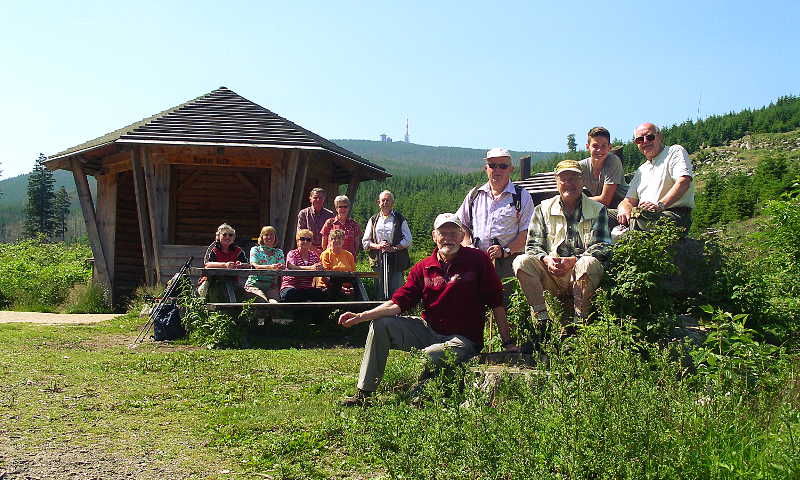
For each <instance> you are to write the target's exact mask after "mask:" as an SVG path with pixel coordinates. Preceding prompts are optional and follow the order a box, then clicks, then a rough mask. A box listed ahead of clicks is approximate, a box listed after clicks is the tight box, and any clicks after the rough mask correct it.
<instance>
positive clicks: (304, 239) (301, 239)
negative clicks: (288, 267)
mask: <svg viewBox="0 0 800 480" xmlns="http://www.w3.org/2000/svg"><path fill="white" fill-rule="evenodd" d="M297 241H298V242H310V241H311V237H300V238H298V239H297Z"/></svg>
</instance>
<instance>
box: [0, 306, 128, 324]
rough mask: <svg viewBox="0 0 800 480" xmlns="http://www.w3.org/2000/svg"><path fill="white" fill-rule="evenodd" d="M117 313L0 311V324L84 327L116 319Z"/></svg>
mask: <svg viewBox="0 0 800 480" xmlns="http://www.w3.org/2000/svg"><path fill="white" fill-rule="evenodd" d="M118 316H119V314H117V313H75V314H67V313H38V312H9V311H2V310H0V323H38V324H41V325H85V324H91V323H98V322H103V321H106V320H111V319H112V318H115V317H118Z"/></svg>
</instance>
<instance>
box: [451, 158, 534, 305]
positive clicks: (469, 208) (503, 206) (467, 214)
mask: <svg viewBox="0 0 800 480" xmlns="http://www.w3.org/2000/svg"><path fill="white" fill-rule="evenodd" d="M485 161H486V164H485V165H484V167H483V168H484V170H485V171H486V176H487V177H488V179H489V181H488V182H486V183H485V184H483V185H481V186H480V187H475V188H473V189H472V190H471V191H470V192H469V193H468V194H467V196H466V198H464V201H463V202H462V203H461V206H460V207H459V208H458V211H457V212H456V216H458V218H459V220H461V222H462V224H463V225H465V226H466V227H467V228H468V229H469V230H470V232H471V236H472V238H471V239H468V240H467V241H466V244H469V243H471V244H472V246H474V247H476V248H478V249H480V250H482V251H484V252H486V254H487V255H489V258H491V259H492V261H493V262H494V266H495V269H496V270H497V274H498V275H499V276H500V278H501V279H504V278H509V277H513V276H514V271H513V270H512V268H511V264H512V262H513V261H514V257H516V256H517V255H518V254H519V253H521V252H522V249H523V247H524V246H525V232H527V230H528V223H530V220H531V215H532V214H533V199H532V198H531V194H530V193H528V191H527V190H525V189H524V188H522V187H518V186H516V185H514V183H513V182H511V174H512V173H513V172H514V165H513V164H512V162H511V154H510V153H509V151H508V150H506V149H505V148H493V149H491V150H489V151H488V152H486V158H485ZM512 292H513V285H509V284H506V285H505V286H504V295H505V301H506V302H508V296H509V295H510V294H511V293H512Z"/></svg>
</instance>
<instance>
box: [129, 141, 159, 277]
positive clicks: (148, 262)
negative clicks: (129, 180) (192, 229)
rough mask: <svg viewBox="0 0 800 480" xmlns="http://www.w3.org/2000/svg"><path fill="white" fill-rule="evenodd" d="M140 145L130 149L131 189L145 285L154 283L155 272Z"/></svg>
mask: <svg viewBox="0 0 800 480" xmlns="http://www.w3.org/2000/svg"><path fill="white" fill-rule="evenodd" d="M141 159H142V147H141V146H140V145H137V146H135V147H134V148H133V150H132V151H131V168H132V169H133V189H134V192H135V195H136V215H137V217H138V218H139V239H140V240H141V242H142V256H143V261H144V280H145V282H146V283H147V285H154V284H155V282H156V278H157V277H156V273H155V269H154V266H153V263H154V262H153V255H154V254H153V236H152V235H153V234H152V231H151V226H150V216H149V213H148V209H147V205H148V201H147V187H146V186H145V182H144V172H143V171H142V160H141Z"/></svg>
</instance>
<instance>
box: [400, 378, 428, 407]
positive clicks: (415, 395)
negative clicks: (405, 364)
mask: <svg viewBox="0 0 800 480" xmlns="http://www.w3.org/2000/svg"><path fill="white" fill-rule="evenodd" d="M430 379H431V377H427V378H420V380H419V381H418V382H417V383H416V384H415V385H414V386H413V387H411V390H409V391H408V393H407V394H406V400H407V401H408V403H410V404H411V405H412V406H414V407H418V408H419V407H421V406H422V404H423V403H425V399H426V398H427V395H426V394H425V385H427V383H428V382H429V381H430Z"/></svg>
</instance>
